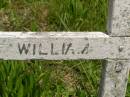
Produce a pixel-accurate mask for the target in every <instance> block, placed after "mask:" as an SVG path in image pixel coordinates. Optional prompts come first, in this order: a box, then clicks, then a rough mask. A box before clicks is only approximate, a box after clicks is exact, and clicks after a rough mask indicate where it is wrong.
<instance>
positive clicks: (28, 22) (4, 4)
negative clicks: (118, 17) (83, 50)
mask: <svg viewBox="0 0 130 97" xmlns="http://www.w3.org/2000/svg"><path fill="white" fill-rule="evenodd" d="M107 5H108V0H0V30H1V31H40V32H42V31H104V32H105V31H106V19H107V8H108V7H107ZM101 64H102V61H99V60H95V61H85V60H77V61H72V60H71V61H44V60H43V61H42V60H28V61H2V60H1V61H0V97H97V95H98V90H99V82H100V75H101V74H100V73H101V67H102V66H101ZM128 85H129V83H128ZM129 90H130V87H129V86H128V89H127V94H126V97H130V91H129Z"/></svg>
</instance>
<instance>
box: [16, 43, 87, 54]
mask: <svg viewBox="0 0 130 97" xmlns="http://www.w3.org/2000/svg"><path fill="white" fill-rule="evenodd" d="M17 46H18V52H19V53H20V55H23V54H24V55H29V54H31V55H40V56H45V55H70V54H73V55H76V54H87V53H88V48H89V44H88V43H87V44H85V45H83V46H79V47H78V48H75V47H74V45H73V43H64V42H63V43H62V44H61V45H60V46H58V47H57V46H56V43H50V44H48V45H45V44H44V43H37V44H36V43H34V44H33V43H18V44H17Z"/></svg>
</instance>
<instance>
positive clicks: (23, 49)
mask: <svg viewBox="0 0 130 97" xmlns="http://www.w3.org/2000/svg"><path fill="white" fill-rule="evenodd" d="M20 45H21V44H20V43H18V49H19V53H20V54H22V53H23V51H24V52H25V54H26V55H27V54H28V52H29V49H30V46H31V44H30V43H28V44H27V45H25V43H24V44H22V47H21V46H20Z"/></svg>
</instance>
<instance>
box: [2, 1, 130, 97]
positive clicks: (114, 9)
mask: <svg viewBox="0 0 130 97" xmlns="http://www.w3.org/2000/svg"><path fill="white" fill-rule="evenodd" d="M109 5H110V6H109V19H108V20H109V21H108V35H107V34H104V33H102V32H91V33H89V32H88V33H85V32H80V33H79V32H60V33H55V32H49V33H48V32H45V33H38V32H37V33H34V32H27V33H23V32H19V33H15V32H4V33H3V32H0V59H4V60H28V59H44V60H71V59H73V60H76V59H103V60H106V64H104V65H103V71H102V81H101V87H100V93H99V96H100V97H125V92H126V86H127V80H128V73H129V68H128V67H129V65H130V0H109Z"/></svg>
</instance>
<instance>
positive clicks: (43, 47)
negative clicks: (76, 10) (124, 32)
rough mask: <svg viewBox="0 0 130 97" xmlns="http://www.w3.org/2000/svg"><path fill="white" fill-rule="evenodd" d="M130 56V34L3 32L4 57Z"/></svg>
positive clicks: (1, 56)
mask: <svg viewBox="0 0 130 97" xmlns="http://www.w3.org/2000/svg"><path fill="white" fill-rule="evenodd" d="M118 58H120V59H129V58H130V37H109V36H108V35H106V34H104V33H102V32H91V33H89V32H87V33H86V32H80V33H79V32H61V33H59V32H57V33H56V32H45V33H34V32H28V33H23V32H18V33H16V32H9V33H7V32H0V59H4V60H10V59H12V60H27V59H44V60H69V59H70V60H71V59H74V60H75V59H118Z"/></svg>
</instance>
